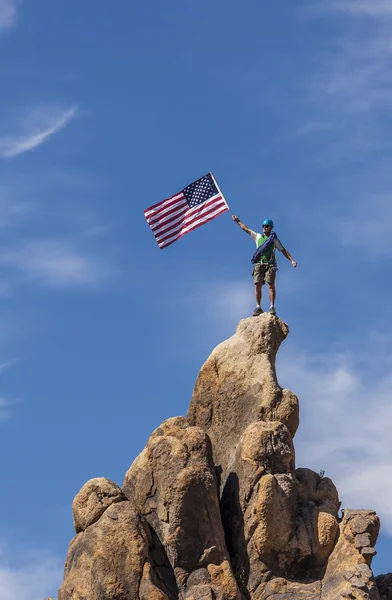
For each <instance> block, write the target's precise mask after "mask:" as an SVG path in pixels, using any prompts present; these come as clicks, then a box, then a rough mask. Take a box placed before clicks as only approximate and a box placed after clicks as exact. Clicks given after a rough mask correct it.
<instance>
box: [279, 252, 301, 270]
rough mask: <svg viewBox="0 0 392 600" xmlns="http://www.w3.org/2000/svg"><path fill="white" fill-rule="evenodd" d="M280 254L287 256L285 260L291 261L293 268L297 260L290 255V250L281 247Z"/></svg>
mask: <svg viewBox="0 0 392 600" xmlns="http://www.w3.org/2000/svg"><path fill="white" fill-rule="evenodd" d="M282 254H283V256H285V257H286V258H287V260H289V261H290V262H291V264H292V265H293V267H294V269H295V267H296V266H297V262H296V261H295V260H294V258H293V257H292V256H291V254H290V252H289V251H288V250H286V248H283V250H282Z"/></svg>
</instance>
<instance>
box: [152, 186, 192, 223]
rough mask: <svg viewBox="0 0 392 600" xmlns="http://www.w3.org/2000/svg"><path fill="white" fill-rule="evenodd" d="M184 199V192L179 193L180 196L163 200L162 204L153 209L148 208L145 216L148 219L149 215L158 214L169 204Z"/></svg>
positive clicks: (176, 195)
mask: <svg viewBox="0 0 392 600" xmlns="http://www.w3.org/2000/svg"><path fill="white" fill-rule="evenodd" d="M181 196H182V197H184V194H183V193H182V192H179V193H178V194H175V195H174V196H172V197H171V198H167V200H163V201H162V202H160V203H159V204H158V205H157V206H155V207H151V208H147V209H146V210H145V211H144V215H145V217H146V219H147V217H148V216H149V215H151V214H152V213H157V212H159V211H160V210H162V209H163V208H166V207H167V204H168V202H173V201H174V200H177V199H180V198H181Z"/></svg>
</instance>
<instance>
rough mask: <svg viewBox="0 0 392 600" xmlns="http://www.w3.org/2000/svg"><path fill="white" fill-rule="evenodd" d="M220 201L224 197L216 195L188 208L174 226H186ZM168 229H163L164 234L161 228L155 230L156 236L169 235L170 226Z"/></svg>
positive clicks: (158, 237)
mask: <svg viewBox="0 0 392 600" xmlns="http://www.w3.org/2000/svg"><path fill="white" fill-rule="evenodd" d="M218 202H219V203H221V202H222V199H221V198H220V196H214V200H213V199H212V198H210V199H209V200H206V202H205V203H203V204H198V205H197V206H194V207H193V208H190V209H188V210H187V211H185V212H184V215H183V218H182V219H180V221H177V222H176V223H173V224H172V225H173V227H174V226H176V225H180V229H181V227H185V226H186V225H187V224H188V223H189V222H190V221H191V220H193V219H194V218H195V217H196V216H197V215H199V216H202V215H203V213H204V212H206V211H208V210H211V209H212V208H214V206H215V205H216V206H217V205H218ZM165 229H166V231H162V235H161V231H160V229H159V230H157V231H155V232H154V235H155V237H156V238H157V240H158V239H161V238H162V237H163V236H164V235H167V233H168V232H167V229H170V228H169V227H166V228H165Z"/></svg>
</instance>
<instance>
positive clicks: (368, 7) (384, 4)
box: [321, 0, 392, 17]
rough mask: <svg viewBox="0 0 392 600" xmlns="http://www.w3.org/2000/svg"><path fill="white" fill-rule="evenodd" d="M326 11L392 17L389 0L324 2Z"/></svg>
mask: <svg viewBox="0 0 392 600" xmlns="http://www.w3.org/2000/svg"><path fill="white" fill-rule="evenodd" d="M321 6H322V7H323V8H324V9H326V10H331V11H337V12H343V13H347V14H349V15H355V16H369V17H386V16H392V2H391V0H338V1H336V2H331V1H330V0H328V1H326V2H325V1H324V3H323V4H322V5H321Z"/></svg>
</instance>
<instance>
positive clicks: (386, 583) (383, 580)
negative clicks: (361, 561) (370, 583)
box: [376, 573, 392, 600]
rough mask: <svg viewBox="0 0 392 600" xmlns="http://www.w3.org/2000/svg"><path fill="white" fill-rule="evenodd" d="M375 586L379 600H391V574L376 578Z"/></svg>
mask: <svg viewBox="0 0 392 600" xmlns="http://www.w3.org/2000/svg"><path fill="white" fill-rule="evenodd" d="M376 585H377V588H378V592H379V594H380V597H381V600H392V573H388V575H379V576H378V577H376Z"/></svg>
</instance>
